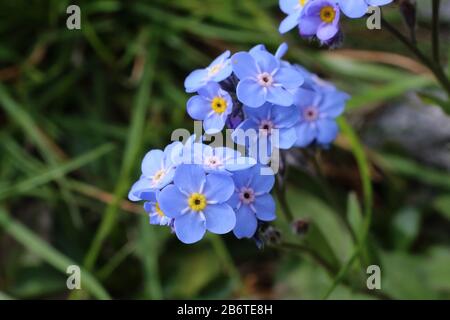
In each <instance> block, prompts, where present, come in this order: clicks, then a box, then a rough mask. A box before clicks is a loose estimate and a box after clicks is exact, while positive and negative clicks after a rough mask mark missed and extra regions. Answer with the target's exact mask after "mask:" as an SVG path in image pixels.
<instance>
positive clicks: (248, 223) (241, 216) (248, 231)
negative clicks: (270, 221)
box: [233, 205, 258, 239]
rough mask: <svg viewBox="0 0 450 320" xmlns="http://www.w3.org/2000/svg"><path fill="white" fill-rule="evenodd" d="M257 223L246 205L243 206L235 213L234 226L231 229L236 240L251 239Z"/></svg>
mask: <svg viewBox="0 0 450 320" xmlns="http://www.w3.org/2000/svg"><path fill="white" fill-rule="evenodd" d="M257 227H258V221H257V220H256V216H255V214H254V213H253V211H251V209H250V208H249V207H248V206H247V205H243V206H241V207H240V208H239V210H237V212H236V226H235V227H234V229H233V233H234V235H235V236H236V237H237V238H238V239H242V238H251V237H253V235H254V234H255V232H256V229H257Z"/></svg>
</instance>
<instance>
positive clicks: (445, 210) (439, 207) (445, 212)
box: [433, 195, 450, 220]
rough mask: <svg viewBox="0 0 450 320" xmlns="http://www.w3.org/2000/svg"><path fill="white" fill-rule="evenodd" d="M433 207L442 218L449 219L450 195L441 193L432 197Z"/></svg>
mask: <svg viewBox="0 0 450 320" xmlns="http://www.w3.org/2000/svg"><path fill="white" fill-rule="evenodd" d="M433 208H434V209H435V210H436V211H437V212H439V213H440V214H441V215H442V216H443V217H444V218H446V219H447V220H450V195H443V196H439V197H437V198H436V199H434V201H433Z"/></svg>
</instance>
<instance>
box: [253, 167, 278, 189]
mask: <svg viewBox="0 0 450 320" xmlns="http://www.w3.org/2000/svg"><path fill="white" fill-rule="evenodd" d="M261 169H262V166H260V165H256V166H254V167H252V168H251V169H250V170H251V171H252V176H251V180H250V181H251V182H250V184H249V186H250V187H251V188H252V189H253V190H254V191H255V192H256V193H268V192H270V191H271V190H272V189H273V186H274V184H275V176H274V175H273V174H271V175H263V174H262V173H261Z"/></svg>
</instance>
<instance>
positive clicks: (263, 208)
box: [253, 193, 276, 221]
mask: <svg viewBox="0 0 450 320" xmlns="http://www.w3.org/2000/svg"><path fill="white" fill-rule="evenodd" d="M253 206H254V207H255V209H256V217H257V218H258V219H259V220H261V221H273V220H275V219H276V215H275V201H274V200H273V197H272V196H271V195H270V194H268V193H266V194H263V195H261V196H257V197H256V199H255V202H253Z"/></svg>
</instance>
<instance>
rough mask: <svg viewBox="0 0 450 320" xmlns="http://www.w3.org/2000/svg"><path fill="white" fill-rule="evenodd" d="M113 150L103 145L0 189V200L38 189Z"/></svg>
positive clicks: (111, 147) (109, 146) (111, 146)
mask: <svg viewBox="0 0 450 320" xmlns="http://www.w3.org/2000/svg"><path fill="white" fill-rule="evenodd" d="M113 149H114V146H113V145H112V144H109V143H108V144H104V145H102V146H100V147H98V148H96V149H94V150H92V151H90V152H88V153H86V154H84V155H81V156H79V157H77V158H75V159H74V160H71V161H69V162H67V163H64V164H60V165H57V166H55V167H53V168H50V169H48V170H46V171H44V172H43V173H41V174H37V175H35V176H33V177H31V178H28V179H25V180H24V181H21V182H19V183H17V184H13V185H12V186H7V187H4V188H1V189H0V200H2V199H5V198H7V197H9V196H12V195H16V194H20V193H25V192H27V191H31V190H33V189H34V188H37V187H40V186H42V185H44V184H46V183H49V182H50V181H53V180H56V179H59V178H61V177H63V176H64V175H66V174H67V173H69V172H71V171H73V170H76V169H78V168H80V167H82V166H84V165H86V164H88V163H90V162H92V161H93V160H95V159H97V158H99V157H101V156H103V155H105V154H106V153H108V152H111V151H112V150H113Z"/></svg>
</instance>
